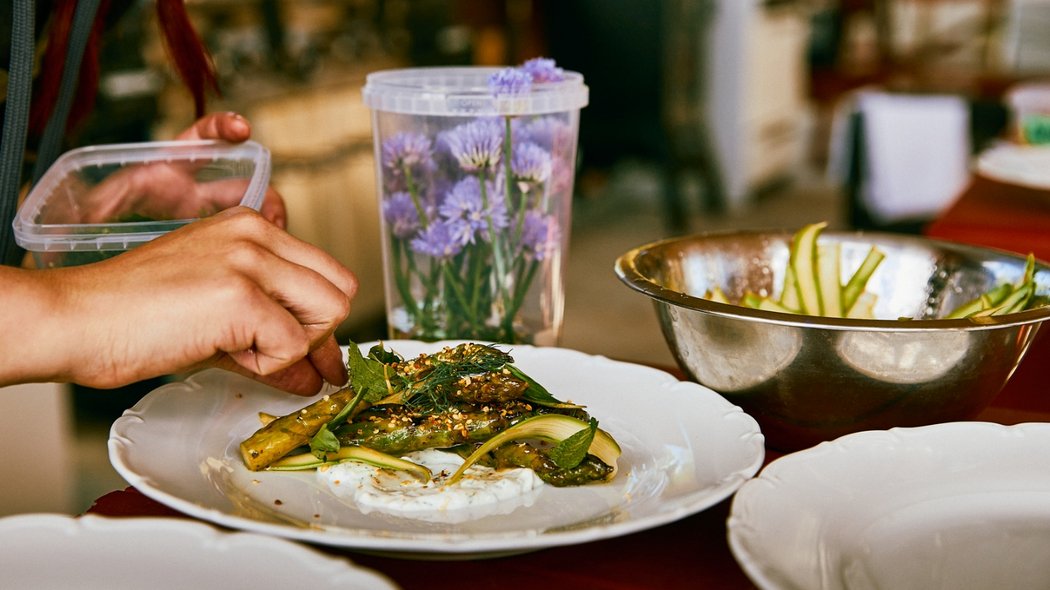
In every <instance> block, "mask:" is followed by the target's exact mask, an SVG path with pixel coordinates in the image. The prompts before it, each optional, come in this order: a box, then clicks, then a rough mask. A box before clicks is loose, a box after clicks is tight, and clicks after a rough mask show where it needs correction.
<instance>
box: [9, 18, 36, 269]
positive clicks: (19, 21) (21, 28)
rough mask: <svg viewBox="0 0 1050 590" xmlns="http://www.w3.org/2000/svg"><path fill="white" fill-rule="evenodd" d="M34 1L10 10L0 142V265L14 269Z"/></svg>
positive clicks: (18, 252) (17, 255)
mask: <svg viewBox="0 0 1050 590" xmlns="http://www.w3.org/2000/svg"><path fill="white" fill-rule="evenodd" d="M34 2H35V0H13V4H12V7H11V17H12V18H11V63H10V65H9V66H8V78H7V104H6V105H5V106H4V130H3V136H2V139H0V256H2V258H0V262H2V263H3V264H6V265H10V266H18V265H19V264H21V262H22V255H23V253H22V249H21V248H19V247H18V244H16V243H15V236H14V230H13V228H12V227H11V222H12V221H14V219H15V210H16V209H17V206H18V191H19V187H20V185H21V180H22V160H23V158H24V157H25V145H26V127H27V126H28V123H29V95H30V92H31V90H32V85H33V51H34V49H33V28H34V18H35V17H34V10H33V3H34Z"/></svg>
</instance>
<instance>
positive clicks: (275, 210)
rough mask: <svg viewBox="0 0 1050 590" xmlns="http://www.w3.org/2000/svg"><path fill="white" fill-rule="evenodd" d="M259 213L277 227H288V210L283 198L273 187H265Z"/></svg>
mask: <svg viewBox="0 0 1050 590" xmlns="http://www.w3.org/2000/svg"><path fill="white" fill-rule="evenodd" d="M259 213H261V214H262V216H263V217H265V218H266V220H267V221H269V222H270V223H272V224H274V225H276V226H277V227H279V228H281V229H287V228H288V211H287V209H285V206H284V198H283V197H281V195H280V193H278V192H277V191H276V190H274V188H273V187H269V188H267V190H266V196H265V197H263V202H262V207H261V208H260V209H259Z"/></svg>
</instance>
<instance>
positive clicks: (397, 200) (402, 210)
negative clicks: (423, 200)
mask: <svg viewBox="0 0 1050 590" xmlns="http://www.w3.org/2000/svg"><path fill="white" fill-rule="evenodd" d="M383 219H384V220H386V222H387V224H389V225H390V231H391V232H392V233H393V234H394V236H395V237H397V238H400V239H402V240H403V239H405V238H408V237H411V236H412V235H413V234H415V233H416V231H418V230H419V228H420V226H421V224H420V220H419V212H418V211H416V206H415V204H414V203H413V202H412V197H411V196H410V195H409V194H408V193H406V192H397V193H394V194H392V195H390V197H389V198H387V199H386V200H385V201H383Z"/></svg>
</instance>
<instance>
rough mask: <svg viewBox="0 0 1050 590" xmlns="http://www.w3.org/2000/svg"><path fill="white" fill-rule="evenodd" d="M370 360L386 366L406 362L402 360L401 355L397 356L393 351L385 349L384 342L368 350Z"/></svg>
mask: <svg viewBox="0 0 1050 590" xmlns="http://www.w3.org/2000/svg"><path fill="white" fill-rule="evenodd" d="M368 358H371V359H375V360H377V361H379V362H381V363H383V364H384V365H389V364H393V363H400V362H401V361H403V360H405V359H403V358H401V355H399V354H397V353H396V352H394V351H393V350H387V349H385V348H383V343H382V342H380V343H379V344H376V345H375V346H373V347H372V348H370V349H368Z"/></svg>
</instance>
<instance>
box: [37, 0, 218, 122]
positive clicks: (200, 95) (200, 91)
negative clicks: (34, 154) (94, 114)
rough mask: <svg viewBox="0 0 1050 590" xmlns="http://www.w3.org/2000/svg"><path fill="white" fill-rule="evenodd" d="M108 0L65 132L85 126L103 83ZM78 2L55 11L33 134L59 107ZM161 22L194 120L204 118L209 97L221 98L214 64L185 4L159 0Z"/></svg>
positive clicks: (59, 4)
mask: <svg viewBox="0 0 1050 590" xmlns="http://www.w3.org/2000/svg"><path fill="white" fill-rule="evenodd" d="M109 4H110V2H109V0H102V1H101V3H100V4H99V8H98V13H97V14H96V15H95V23H94V26H93V27H92V28H91V35H90V37H89V38H88V42H87V46H86V47H85V48H84V58H83V61H82V62H81V64H80V77H79V78H78V81H77V89H76V97H77V99H76V100H75V101H73V105H72V108H71V109H70V113H69V120H68V121H67V123H66V129H67V130H69V129H71V128H73V127H75V126H76V125H77V124H78V123H80V122H82V121H83V120H84V119H85V118H86V117H87V115H88V114H89V113H90V112H91V109H92V108H94V106H95V92H96V90H97V89H98V81H99V63H98V55H99V45H100V43H101V38H102V32H103V28H104V23H105V20H106V13H107V12H108V11H109ZM76 5H77V0H55V1H54V3H53V6H52V10H51V22H50V25H49V26H50V31H49V33H48V41H47V48H46V50H45V52H44V57H43V62H42V64H41V69H40V76H39V79H38V80H37V87H36V91H35V92H34V96H33V102H32V107H31V111H30V117H29V130H30V133H33V134H36V135H39V134H41V133H43V131H44V127H45V126H46V125H47V121H48V119H49V118H50V117H51V113H52V111H54V109H55V103H56V102H57V101H58V91H59V86H60V85H61V80H62V68H63V66H64V65H65V62H66V52H67V50H68V47H69V34H70V32H71V31H72V28H73V15H74V13H75V11H76ZM156 8H157V23H158V24H159V26H160V30H161V32H162V33H163V35H164V42H165V46H166V48H167V51H168V55H169V57H170V58H171V60H172V63H173V65H174V66H175V70H176V71H177V72H178V74H179V77H180V78H181V79H182V82H183V84H185V85H186V88H187V89H188V90H189V92H190V94H191V95H192V96H193V106H194V110H195V113H196V116H197V117H198V118H199V117H201V116H202V115H204V107H205V96H206V94H207V92H208V91H209V90H211V91H212V92H214V93H216V94H218V93H219V85H218V81H217V79H216V76H215V64H214V63H213V62H212V60H211V56H210V55H208V51H207V49H205V47H204V43H203V42H202V41H201V38H200V36H199V35H197V32H196V31H195V30H194V28H193V24H192V23H191V22H190V19H189V16H188V15H187V14H186V5H185V3H184V0H156Z"/></svg>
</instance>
